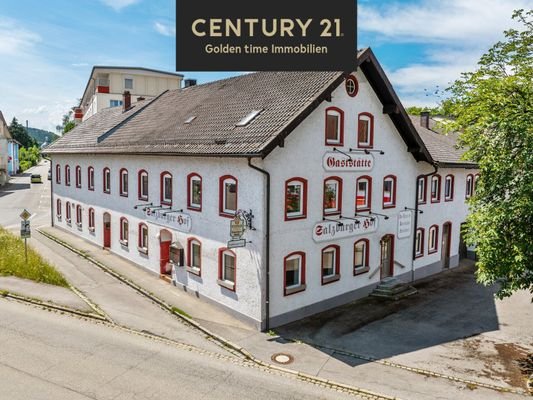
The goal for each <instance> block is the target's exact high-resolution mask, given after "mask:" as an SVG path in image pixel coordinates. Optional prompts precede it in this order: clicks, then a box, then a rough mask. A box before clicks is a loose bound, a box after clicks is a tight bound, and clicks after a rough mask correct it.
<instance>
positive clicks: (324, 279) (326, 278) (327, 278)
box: [320, 244, 341, 285]
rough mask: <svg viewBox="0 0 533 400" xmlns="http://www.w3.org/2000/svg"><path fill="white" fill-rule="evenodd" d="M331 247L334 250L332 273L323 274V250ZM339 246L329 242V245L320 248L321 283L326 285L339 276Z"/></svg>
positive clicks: (336, 279) (335, 280)
mask: <svg viewBox="0 0 533 400" xmlns="http://www.w3.org/2000/svg"><path fill="white" fill-rule="evenodd" d="M330 249H333V250H334V251H335V259H334V263H335V265H334V274H333V275H329V276H325V275H324V252H326V251H328V250H330ZM340 259H341V248H340V246H338V245H336V244H331V245H329V246H326V247H324V248H323V249H322V251H321V252H320V277H321V281H322V285H327V284H329V283H333V282H337V281H338V280H339V279H340V278H341V269H340V265H341V260H340Z"/></svg>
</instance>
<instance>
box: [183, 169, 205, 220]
mask: <svg viewBox="0 0 533 400" xmlns="http://www.w3.org/2000/svg"><path fill="white" fill-rule="evenodd" d="M194 178H199V179H198V180H199V181H200V205H196V204H193V202H192V182H193V180H194ZM202 185H203V182H202V176H201V175H200V174H197V173H196V172H192V173H190V174H189V175H187V209H188V210H191V211H202V189H203V187H202Z"/></svg>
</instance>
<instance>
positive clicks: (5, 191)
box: [0, 183, 31, 197]
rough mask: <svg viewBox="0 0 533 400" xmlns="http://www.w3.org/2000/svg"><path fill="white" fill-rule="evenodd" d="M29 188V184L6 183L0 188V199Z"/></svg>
mask: <svg viewBox="0 0 533 400" xmlns="http://www.w3.org/2000/svg"><path fill="white" fill-rule="evenodd" d="M30 187H31V184H29V183H8V184H7V185H5V186H4V187H2V188H0V197H3V196H7V195H10V194H11V193H13V192H16V191H17V190H27V189H29V188H30Z"/></svg>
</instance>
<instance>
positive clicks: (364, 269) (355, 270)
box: [352, 239, 370, 276]
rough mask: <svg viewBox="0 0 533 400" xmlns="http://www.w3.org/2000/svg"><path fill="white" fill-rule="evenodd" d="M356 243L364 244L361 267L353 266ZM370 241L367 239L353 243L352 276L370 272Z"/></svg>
mask: <svg viewBox="0 0 533 400" xmlns="http://www.w3.org/2000/svg"><path fill="white" fill-rule="evenodd" d="M358 243H364V244H365V263H364V265H363V266H362V267H356V266H355V246H357V244H358ZM369 257H370V241H369V240H368V239H359V240H357V241H355V242H354V244H353V260H352V261H353V275H354V276H356V275H361V274H364V273H365V272H368V271H369V270H370V258H369Z"/></svg>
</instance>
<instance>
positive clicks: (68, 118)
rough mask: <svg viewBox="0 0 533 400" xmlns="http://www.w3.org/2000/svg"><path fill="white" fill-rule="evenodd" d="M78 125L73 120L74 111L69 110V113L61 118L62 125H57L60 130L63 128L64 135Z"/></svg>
mask: <svg viewBox="0 0 533 400" xmlns="http://www.w3.org/2000/svg"><path fill="white" fill-rule="evenodd" d="M75 127H76V124H75V122H74V121H73V120H72V111H69V112H68V113H67V114H64V115H63V119H62V120H61V125H58V126H57V129H58V130H61V132H62V133H63V135H64V134H65V133H67V132H69V131H71V130H72V129H74V128H75Z"/></svg>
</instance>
